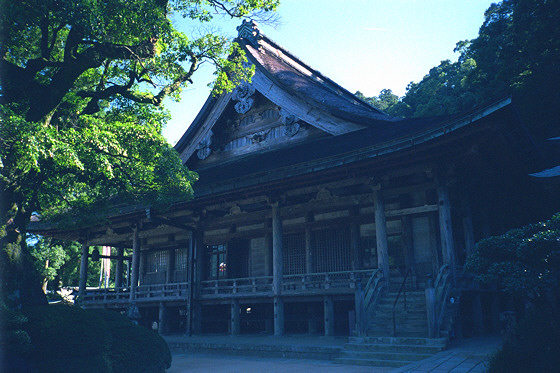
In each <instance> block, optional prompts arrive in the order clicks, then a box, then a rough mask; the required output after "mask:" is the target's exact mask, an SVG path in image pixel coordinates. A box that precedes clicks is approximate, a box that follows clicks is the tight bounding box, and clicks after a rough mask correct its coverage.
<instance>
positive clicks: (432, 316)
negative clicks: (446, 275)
mask: <svg viewBox="0 0 560 373" xmlns="http://www.w3.org/2000/svg"><path fill="white" fill-rule="evenodd" d="M424 293H425V296H426V312H427V315H426V316H427V317H428V337H429V338H436V337H438V335H436V334H437V310H436V289H434V284H433V281H432V280H429V281H428V286H427V287H426V289H425V290H424Z"/></svg>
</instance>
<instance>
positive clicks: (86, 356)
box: [22, 305, 112, 373]
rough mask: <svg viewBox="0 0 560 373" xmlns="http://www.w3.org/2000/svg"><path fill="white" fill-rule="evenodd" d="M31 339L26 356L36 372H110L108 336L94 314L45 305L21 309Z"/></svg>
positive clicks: (104, 325) (76, 308)
mask: <svg viewBox="0 0 560 373" xmlns="http://www.w3.org/2000/svg"><path fill="white" fill-rule="evenodd" d="M22 312H23V314H24V315H25V316H26V317H27V319H28V322H27V323H26V324H25V325H24V329H25V331H26V332H27V333H28V334H29V336H30V338H31V345H32V348H33V350H32V352H31V353H29V354H28V355H27V357H28V358H29V361H30V363H31V364H32V365H33V367H34V368H35V370H36V371H40V372H92V373H93V372H112V369H111V363H110V361H109V349H110V343H111V333H110V331H109V328H108V327H107V324H106V323H105V322H104V321H103V319H101V318H100V317H98V316H97V315H95V314H92V313H89V312H87V311H84V310H82V309H81V308H78V307H72V306H66V305H48V306H39V307H32V308H26V309H23V310H22Z"/></svg>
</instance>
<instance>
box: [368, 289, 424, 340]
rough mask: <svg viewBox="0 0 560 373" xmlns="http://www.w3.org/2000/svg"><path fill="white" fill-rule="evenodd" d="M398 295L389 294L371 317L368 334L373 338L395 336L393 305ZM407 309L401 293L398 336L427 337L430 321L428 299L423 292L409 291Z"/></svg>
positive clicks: (398, 312)
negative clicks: (427, 306) (427, 308)
mask: <svg viewBox="0 0 560 373" xmlns="http://www.w3.org/2000/svg"><path fill="white" fill-rule="evenodd" d="M397 295H398V293H397V292H396V291H395V292H389V293H388V294H386V295H385V296H384V297H383V298H381V299H380V300H379V302H378V304H377V305H376V307H375V309H374V310H373V312H372V313H371V314H370V315H369V322H368V325H367V333H368V335H372V336H392V335H393V304H394V303H395V299H396V297H397ZM406 304H407V308H406V309H404V297H403V294H402V293H401V297H400V298H399V302H398V303H397V307H396V308H395V321H396V329H397V335H398V336H411V337H427V336H428V320H427V311H426V299H425V295H424V291H423V290H416V289H414V290H408V289H407V293H406Z"/></svg>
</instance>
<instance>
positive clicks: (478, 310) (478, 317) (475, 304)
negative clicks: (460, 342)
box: [472, 291, 484, 335]
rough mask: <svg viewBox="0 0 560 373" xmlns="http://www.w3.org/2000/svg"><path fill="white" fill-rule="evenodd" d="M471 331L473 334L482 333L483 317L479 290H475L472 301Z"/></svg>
mask: <svg viewBox="0 0 560 373" xmlns="http://www.w3.org/2000/svg"><path fill="white" fill-rule="evenodd" d="M472 315H473V332H474V334H475V335H482V334H484V317H483V315H482V299H481V297H480V292H478V291H477V292H475V293H474V295H473V301H472Z"/></svg>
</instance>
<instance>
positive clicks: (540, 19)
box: [400, 0, 560, 139]
mask: <svg viewBox="0 0 560 373" xmlns="http://www.w3.org/2000/svg"><path fill="white" fill-rule="evenodd" d="M484 16H485V19H484V23H483V24H482V26H481V27H480V30H479V34H478V37H476V38H475V39H473V40H464V41H460V42H458V43H457V46H456V48H455V52H457V53H459V58H458V61H457V62H455V63H451V62H450V61H442V62H441V64H440V65H439V66H437V67H434V68H432V69H431V70H430V72H429V74H427V75H426V76H425V77H424V78H423V79H422V80H421V81H420V82H418V83H414V82H411V83H410V84H409V85H408V87H407V92H406V94H405V96H404V97H403V98H402V99H401V101H402V103H404V104H406V107H407V110H401V111H400V112H401V115H402V114H404V116H407V117H413V116H414V117H417V116H431V115H445V114H453V113H457V112H460V111H465V110H469V109H471V108H473V107H475V106H477V105H481V104H484V103H487V102H489V101H492V100H495V99H499V98H503V97H505V96H507V95H513V99H514V102H515V103H516V106H517V107H518V108H519V111H520V114H521V116H522V119H523V120H524V122H525V124H526V125H527V127H528V128H529V129H530V130H531V132H532V134H533V135H534V136H536V137H537V139H545V138H548V137H554V136H558V135H559V132H560V126H559V124H558V123H559V122H558V117H559V116H560V107H559V106H558V104H557V103H558V101H559V100H560V90H558V86H559V85H560V75H559V74H558V73H557V72H558V71H560V23H559V22H558V19H559V18H560V3H559V2H558V1H546V0H504V1H501V2H499V3H494V4H492V5H491V6H490V7H489V8H488V9H487V10H486V12H485V14H484Z"/></svg>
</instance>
